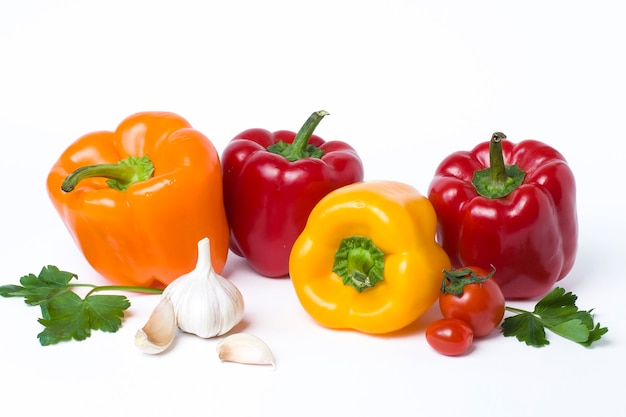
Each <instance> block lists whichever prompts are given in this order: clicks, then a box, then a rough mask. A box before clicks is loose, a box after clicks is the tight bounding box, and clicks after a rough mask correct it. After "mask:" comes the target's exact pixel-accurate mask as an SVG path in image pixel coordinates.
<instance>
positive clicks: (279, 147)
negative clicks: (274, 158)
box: [267, 110, 329, 162]
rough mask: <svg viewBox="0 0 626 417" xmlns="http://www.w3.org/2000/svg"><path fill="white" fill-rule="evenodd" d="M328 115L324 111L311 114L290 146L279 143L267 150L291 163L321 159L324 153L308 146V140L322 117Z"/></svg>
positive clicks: (310, 145) (315, 147)
mask: <svg viewBox="0 0 626 417" xmlns="http://www.w3.org/2000/svg"><path fill="white" fill-rule="evenodd" d="M328 114H329V113H328V112H327V111H325V110H320V111H316V112H313V114H311V116H310V117H309V118H308V119H307V121H306V122H304V124H303V125H302V127H301V128H300V130H299V131H298V133H297V134H296V137H295V138H294V139H293V142H292V143H291V144H288V143H285V142H283V141H280V142H278V143H275V144H273V145H270V146H269V147H268V148H267V150H268V151H269V152H272V153H275V154H278V155H282V156H284V157H285V158H286V159H287V160H289V161H291V162H294V161H297V160H299V159H303V158H321V157H322V155H324V151H323V150H321V149H320V148H318V147H317V146H315V145H312V144H310V143H309V140H310V139H311V136H312V135H313V132H314V131H315V128H316V127H317V125H318V124H319V123H320V122H321V121H322V119H323V118H324V116H328Z"/></svg>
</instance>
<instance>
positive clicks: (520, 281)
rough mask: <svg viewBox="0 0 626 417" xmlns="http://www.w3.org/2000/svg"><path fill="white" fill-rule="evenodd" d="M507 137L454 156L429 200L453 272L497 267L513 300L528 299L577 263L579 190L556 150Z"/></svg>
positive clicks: (498, 136) (440, 173) (445, 162)
mask: <svg viewBox="0 0 626 417" xmlns="http://www.w3.org/2000/svg"><path fill="white" fill-rule="evenodd" d="M505 138H506V136H505V135H504V134H502V133H500V132H496V133H494V135H493V137H492V139H491V141H487V142H483V143H480V144H479V145H477V146H476V147H475V148H474V149H473V150H471V151H459V152H456V153H453V154H451V155H450V156H448V157H447V158H446V159H445V160H443V161H442V162H441V164H440V165H439V166H438V168H437V169H436V172H435V177H434V179H433V180H432V182H431V184H430V187H429V193H428V196H429V199H430V201H431V202H432V204H433V206H434V208H435V211H436V212H437V217H438V228H437V238H438V241H439V243H440V244H441V245H442V246H443V248H444V249H445V250H446V252H447V253H448V255H449V256H450V259H451V261H452V265H453V267H455V268H459V267H461V266H463V265H476V266H479V267H482V268H484V269H489V268H491V265H493V266H494V267H495V268H496V269H497V271H498V273H497V274H496V275H495V276H494V279H495V281H496V282H497V283H498V284H499V286H500V288H501V290H502V293H503V294H504V296H505V298H506V299H529V298H534V297H538V296H541V295H543V294H545V293H546V292H547V291H548V290H549V289H550V288H551V287H552V286H553V285H554V284H555V283H556V282H557V281H558V280H561V279H562V278H564V277H565V276H566V275H567V273H568V272H569V271H570V270H571V269H572V267H573V265H574V261H575V257H576V248H577V241H578V223H577V212H576V185H575V180H574V175H573V173H572V171H571V169H570V167H569V165H568V163H567V161H566V160H565V158H564V157H563V155H561V154H560V153H559V152H558V151H557V150H555V149H553V148H552V147H550V146H548V145H546V144H544V143H542V142H539V141H536V140H524V141H522V142H519V143H517V144H514V143H512V142H510V141H508V140H503V139H505ZM516 167H517V168H516ZM488 168H489V170H488ZM481 171H482V173H481V174H476V180H475V181H474V177H475V173H477V172H481ZM520 174H521V176H520ZM474 182H476V183H477V184H482V185H478V188H477V186H476V185H475V184H474ZM481 187H483V188H484V189H483V188H481ZM479 190H481V191H479ZM498 190H499V191H498ZM480 192H482V193H483V194H481V193H480ZM502 194H505V195H502Z"/></svg>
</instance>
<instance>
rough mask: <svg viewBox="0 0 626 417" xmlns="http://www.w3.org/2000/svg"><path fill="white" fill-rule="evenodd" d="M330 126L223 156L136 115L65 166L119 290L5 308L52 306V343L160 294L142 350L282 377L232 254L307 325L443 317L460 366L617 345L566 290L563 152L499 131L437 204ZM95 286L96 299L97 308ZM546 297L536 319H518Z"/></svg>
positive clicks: (387, 325)
mask: <svg viewBox="0 0 626 417" xmlns="http://www.w3.org/2000/svg"><path fill="white" fill-rule="evenodd" d="M326 115H328V113H327V112H325V111H318V112H314V113H313V114H312V115H311V117H310V118H309V119H308V120H307V121H306V122H305V123H304V125H303V126H302V128H301V129H300V131H298V132H297V133H295V132H290V131H277V132H273V133H272V132H269V131H267V130H264V129H249V130H246V131H244V132H242V133H240V134H239V135H237V136H236V137H235V138H234V139H233V140H232V141H231V142H230V143H229V144H228V146H227V147H226V149H225V150H224V153H223V154H222V157H221V158H220V157H219V155H218V153H217V151H216V150H215V148H214V146H213V145H212V143H211V142H210V141H209V140H208V138H207V137H206V136H205V135H203V134H202V133H200V132H199V131H197V130H195V129H193V128H192V127H191V125H190V124H189V123H188V122H187V121H186V120H185V119H183V118H182V117H180V116H178V115H176V114H173V113H164V112H144V113H137V114H134V115H131V116H129V117H128V118H127V119H125V120H124V121H123V122H122V123H121V124H120V125H119V126H118V127H117V129H116V130H115V131H113V132H94V133H90V134H87V135H85V136H83V137H81V138H79V139H78V140H76V141H75V142H74V143H72V144H71V145H70V146H69V147H68V148H67V150H66V151H65V152H64V153H63V154H62V155H61V157H60V158H59V159H58V161H57V162H56V163H55V164H54V165H53V167H52V169H51V171H50V174H49V176H48V179H47V187H48V193H49V197H50V199H51V201H52V204H53V205H54V207H55V209H56V210H57V211H58V213H59V215H60V217H61V219H62V220H63V222H64V223H65V225H66V227H67V229H68V231H69V232H70V233H71V235H72V237H73V238H74V240H75V242H76V244H77V245H78V247H79V248H80V250H81V251H82V253H83V254H84V256H85V259H86V260H87V261H88V262H89V263H90V265H91V266H92V267H93V268H94V270H96V271H97V272H98V273H100V274H101V275H102V276H103V277H105V278H106V279H107V280H109V281H111V282H112V283H114V284H116V285H110V286H99V287H98V286H93V285H90V284H82V283H81V284H74V283H71V280H72V279H75V278H77V277H76V275H75V274H73V273H70V272H65V271H61V270H59V269H58V268H57V267H54V266H48V267H45V268H43V269H42V271H41V273H40V274H39V275H38V276H35V275H34V274H29V275H26V276H24V277H22V278H21V280H20V284H21V285H4V286H0V295H1V296H3V297H23V298H24V300H25V302H26V303H27V304H29V305H33V306H39V307H40V309H41V314H42V318H41V319H40V320H39V321H40V323H41V324H42V325H43V326H44V330H43V331H42V332H41V333H40V334H39V335H38V337H39V341H40V343H41V344H42V345H44V346H45V345H50V344H54V343H58V342H61V341H66V340H72V339H73V340H84V339H85V338H87V337H89V335H90V332H91V330H102V331H105V332H115V331H117V330H118V328H119V327H120V326H121V324H122V318H123V317H124V311H125V310H126V309H128V308H129V307H130V302H129V301H128V299H127V298H126V297H125V296H124V295H100V294H97V295H96V294H94V293H95V292H99V291H131V292H148V293H153V294H161V296H160V299H159V302H158V303H156V305H155V309H154V311H153V312H152V314H151V316H150V317H149V318H148V320H147V322H146V324H145V326H144V327H143V328H142V329H139V330H138V331H137V335H136V338H135V344H136V346H137V347H138V348H139V349H141V350H142V351H144V352H145V353H149V354H158V353H162V352H165V351H167V350H168V349H169V348H170V345H171V343H172V340H173V339H174V337H175V333H176V332H177V331H183V332H187V333H192V334H196V335H198V336H199V337H202V338H213V337H223V339H222V340H221V341H220V342H219V344H218V346H217V353H218V356H219V357H220V358H221V359H222V360H223V361H233V362H239V363H248V364H257V365H272V366H274V363H275V362H274V358H273V356H272V353H271V350H270V349H269V347H268V346H267V345H266V344H265V343H264V342H263V341H262V340H261V339H259V338H258V337H256V336H254V335H248V334H241V333H236V332H235V330H233V329H235V328H236V325H237V324H238V323H239V322H240V321H241V320H242V318H243V315H244V300H243V296H242V294H241V292H239V290H238V289H237V287H235V286H234V284H232V283H231V282H230V281H228V280H227V279H226V278H224V277H222V276H220V275H219V274H220V273H221V271H222V269H223V267H224V265H225V263H226V259H227V253H228V250H229V248H230V250H231V251H232V252H233V253H234V254H236V255H238V256H241V257H244V258H245V259H246V260H247V262H248V263H249V264H250V266H251V267H252V268H253V269H254V270H255V271H256V272H257V273H258V274H259V275H262V276H266V277H289V278H290V280H291V283H292V285H293V288H294V291H295V294H296V296H297V298H298V300H299V302H300V304H301V305H302V307H303V309H304V311H305V312H306V313H308V314H309V315H310V316H311V318H312V319H313V320H315V321H316V322H317V323H319V324H320V325H322V326H325V327H328V328H330V329H353V330H356V331H360V332H364V333H368V334H385V333H390V332H394V331H397V330H400V329H403V328H405V327H406V326H408V325H409V324H411V323H413V322H415V321H416V320H417V319H418V318H419V317H420V316H422V315H423V313H424V312H425V311H426V310H428V309H429V308H430V307H432V306H433V305H434V304H435V303H438V305H439V309H440V311H441V315H442V317H441V319H438V320H435V321H434V322H432V323H430V324H429V325H428V327H427V329H426V330H425V337H426V340H427V342H428V343H429V344H430V345H431V346H432V347H433V349H434V350H436V351H437V352H440V353H442V354H444V355H448V356H457V355H461V354H463V353H465V352H467V351H468V349H469V348H470V347H471V346H472V344H473V343H474V341H475V340H477V339H481V338H485V337H487V336H488V335H490V334H492V333H493V332H494V331H496V330H497V329H500V331H501V332H502V334H503V335H504V336H508V337H516V338H517V339H518V340H519V341H521V342H524V343H526V344H527V345H529V346H535V347H541V346H546V345H548V344H549V341H548V340H547V338H546V333H545V330H546V329H547V330H550V331H551V332H553V333H555V334H557V335H560V336H563V337H565V338H567V339H569V340H572V341H574V342H576V343H579V344H581V345H582V346H590V345H591V344H592V343H594V342H595V341H597V340H600V338H601V337H602V336H603V335H604V334H606V333H607V332H608V329H607V328H606V327H602V326H601V325H600V324H599V323H597V324H596V323H595V322H594V319H593V316H592V310H588V311H584V310H579V309H578V307H577V306H576V304H575V302H576V300H577V297H576V296H575V295H574V294H572V293H571V292H566V291H565V290H564V289H563V288H561V287H554V285H555V283H556V282H558V281H559V280H561V279H563V278H564V277H565V276H566V275H567V274H568V272H569V271H570V270H571V268H572V266H573V264H574V261H575V255H576V248H577V217H576V201H575V200H576V195H575V181H574V176H573V174H572V172H571V170H570V169H569V166H568V165H567V162H566V160H565V158H564V157H563V156H562V155H561V154H560V153H559V152H558V151H556V150H555V149H553V148H551V147H549V146H548V145H546V144H543V143H541V142H538V141H534V140H527V141H523V142H520V143H518V144H513V143H511V142H509V141H506V140H505V139H506V136H505V135H504V134H502V133H499V132H497V133H494V134H493V136H492V138H491V140H490V141H487V142H484V143H480V144H479V145H477V146H476V147H475V148H474V149H473V150H472V151H470V152H467V151H459V152H456V153H454V154H452V155H450V156H449V157H448V158H446V159H445V160H444V161H442V163H441V164H440V165H439V167H438V168H437V170H436V172H435V176H434V179H433V181H432V182H431V185H430V187H429V191H428V196H427V197H426V196H423V195H421V194H420V193H419V191H418V190H416V189H415V188H413V187H412V186H410V185H408V184H404V183H400V182H396V181H391V180H381V181H364V179H363V164H362V162H361V160H360V158H359V156H358V154H357V153H356V151H355V150H354V148H352V147H351V146H350V145H348V144H347V143H344V142H336V141H335V142H325V141H323V140H322V139H321V138H319V137H318V136H315V135H313V131H314V130H315V128H316V126H317V125H318V124H319V123H320V121H321V120H322V119H323V118H324V117H325V116H326ZM78 287H91V290H90V291H89V292H88V293H87V295H86V296H85V297H84V298H81V297H80V296H79V295H78V294H77V293H76V292H75V290H76V289H77V288H78ZM551 289H552V290H551ZM540 296H543V298H541V299H540V301H539V302H537V304H536V306H535V308H534V310H533V311H526V310H522V309H519V308H516V307H513V306H509V305H507V302H508V301H511V300H516V299H530V298H534V297H540ZM507 313H508V316H507ZM505 316H506V317H505Z"/></svg>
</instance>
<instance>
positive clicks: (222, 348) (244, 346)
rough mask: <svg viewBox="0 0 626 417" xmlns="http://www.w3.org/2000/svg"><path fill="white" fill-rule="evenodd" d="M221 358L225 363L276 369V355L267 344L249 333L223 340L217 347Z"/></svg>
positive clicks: (237, 334)
mask: <svg viewBox="0 0 626 417" xmlns="http://www.w3.org/2000/svg"><path fill="white" fill-rule="evenodd" d="M216 350H217V354H218V356H219V358H220V359H221V360H222V361H224V362H235V363H242V364H247V365H271V366H272V368H275V367H276V363H275V361H274V355H273V354H272V351H271V350H270V348H269V346H267V344H266V343H265V342H264V341H263V340H261V339H259V338H258V337H257V336H254V335H252V334H249V333H235V334H232V335H230V336H227V337H225V338H224V339H222V340H221V341H220V342H219V343H218V344H217V346H216Z"/></svg>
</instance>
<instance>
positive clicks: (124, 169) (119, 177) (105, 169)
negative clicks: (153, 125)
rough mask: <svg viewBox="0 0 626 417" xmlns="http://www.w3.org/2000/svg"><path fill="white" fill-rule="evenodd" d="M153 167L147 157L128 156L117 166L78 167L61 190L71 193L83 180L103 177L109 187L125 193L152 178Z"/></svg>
mask: <svg viewBox="0 0 626 417" xmlns="http://www.w3.org/2000/svg"><path fill="white" fill-rule="evenodd" d="M153 172H154V165H153V164H152V162H151V161H150V159H148V156H147V155H146V156H142V157H137V156H129V157H128V158H126V159H123V160H121V161H119V162H118V163H117V164H98V165H89V166H85V167H80V168H78V169H76V170H75V171H74V172H72V173H71V174H70V175H68V176H67V177H66V178H65V180H64V181H63V184H61V189H62V190H63V191H65V192H66V193H69V192H70V191H73V190H74V188H76V185H78V183H79V182H80V181H82V180H83V179H85V178H94V177H103V178H108V180H107V184H108V185H109V187H111V188H114V189H116V190H120V191H126V189H127V188H128V187H129V186H130V185H131V184H134V183H136V182H139V181H145V180H147V179H148V178H150V177H151V176H152V173H153Z"/></svg>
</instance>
